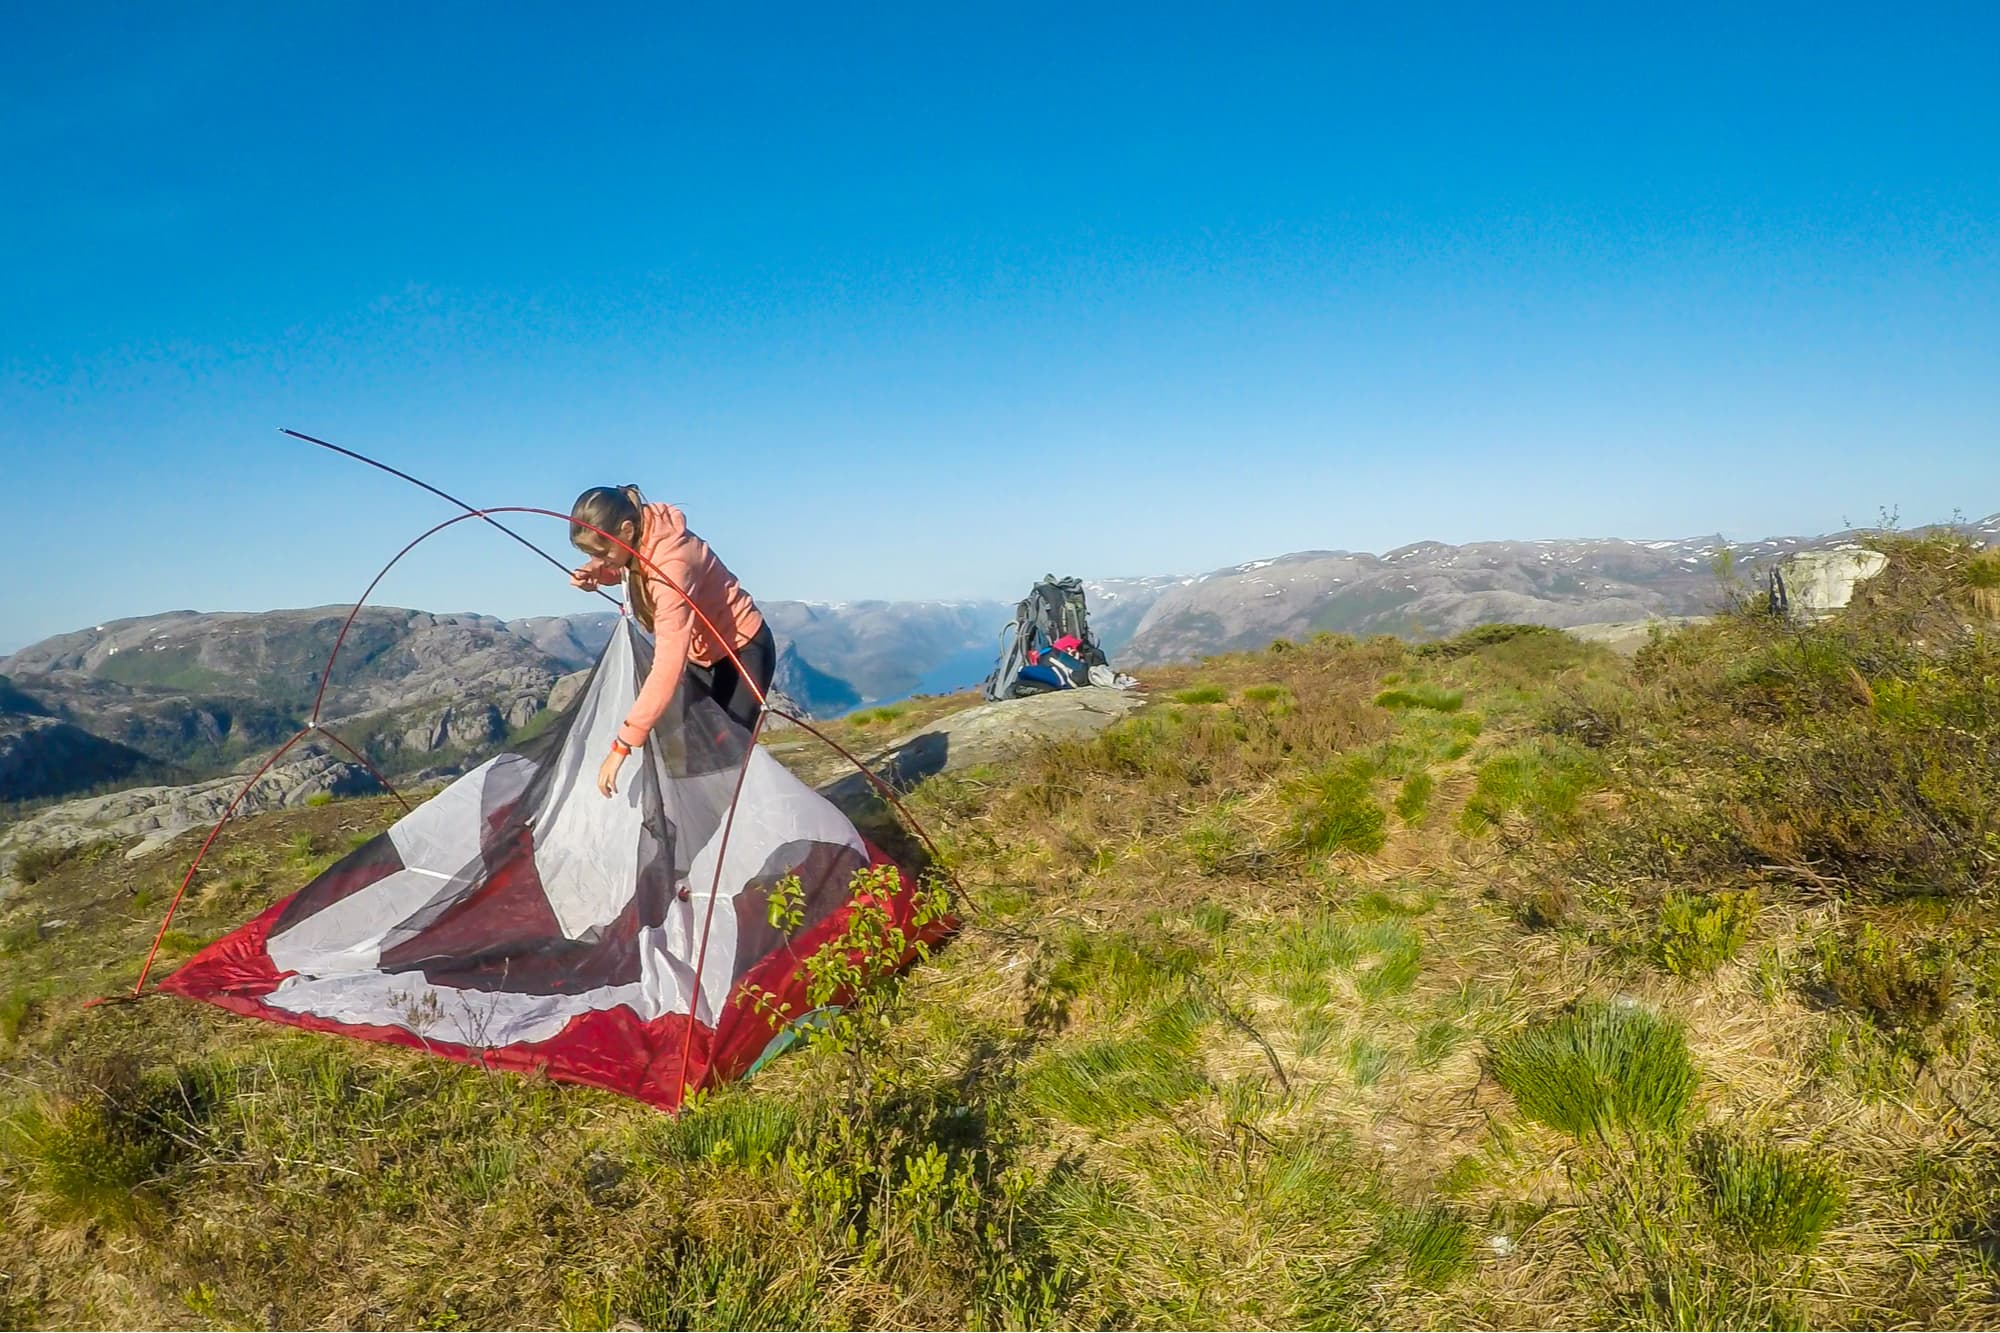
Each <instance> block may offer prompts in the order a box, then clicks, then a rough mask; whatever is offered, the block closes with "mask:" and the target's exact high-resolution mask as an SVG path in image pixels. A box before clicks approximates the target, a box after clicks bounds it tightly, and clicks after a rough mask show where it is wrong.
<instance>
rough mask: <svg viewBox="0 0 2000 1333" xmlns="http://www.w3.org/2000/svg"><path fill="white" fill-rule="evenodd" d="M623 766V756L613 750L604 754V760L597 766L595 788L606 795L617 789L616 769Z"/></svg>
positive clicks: (612, 793) (613, 793)
mask: <svg viewBox="0 0 2000 1333" xmlns="http://www.w3.org/2000/svg"><path fill="white" fill-rule="evenodd" d="M623 767H625V756H624V755H622V754H620V753H618V751H616V750H613V751H612V752H611V753H610V754H607V755H605V756H604V762H603V763H601V764H599V765H598V766H597V789H598V790H599V791H601V792H603V793H604V794H605V795H606V796H611V795H615V794H616V793H617V791H618V770H619V769H621V768H623Z"/></svg>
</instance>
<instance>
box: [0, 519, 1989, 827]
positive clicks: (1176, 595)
mask: <svg viewBox="0 0 2000 1333" xmlns="http://www.w3.org/2000/svg"><path fill="white" fill-rule="evenodd" d="M1959 530H1960V531H1962V532H1964V533H1965V534H1967V535H1968V536H1971V537H1973V538H1975V539H1977V540H1980V541H1983V542H1986V543H1988V544H1995V543H2000V515H1995V516H1994V517H1992V518H1989V519H1986V520H1984V521H1983V522H1980V523H1970V524H1963V525H1959ZM1866 535H1867V534H1865V533H1852V532H1850V533H1837V534H1833V535H1831V536H1826V537H1818V538H1776V539H1772V540H1769V541H1763V542H1754V543H1748V544H1737V545H1735V546H1733V547H1730V548H1729V549H1730V550H1731V552H1732V555H1733V557H1734V558H1735V560H1736V561H1737V563H1738V566H1739V568H1742V569H1744V570H1747V571H1750V572H1751V574H1752V575H1753V576H1755V575H1756V574H1757V573H1758V572H1759V571H1761V569H1762V568H1763V567H1764V566H1766V565H1768V564H1769V563H1770V562H1771V561H1772V560H1774V559H1778V558H1781V557H1783V556H1785V555H1787V554H1790V553H1792V552H1795V551H1799V550H1804V549H1809V548H1815V547H1824V546H1829V545H1836V544H1840V543H1842V542H1847V541H1854V540H1864V539H1865V538H1866ZM1725 545H1726V544H1725V543H1724V542H1723V541H1722V539H1720V538H1693V539H1686V540H1675V541H1651V542H1644V541H1618V540H1602V541H1530V542H1478V543H1472V544H1469V545H1464V546H1448V545H1444V544H1442V543H1437V542H1421V543H1418V544H1415V545H1412V546H1405V547H1402V548H1400V549H1398V550H1394V551H1390V552H1388V553H1387V554H1385V555H1380V556H1376V555H1368V554H1357V553H1352V552H1346V551H1306V552H1297V553H1294V554H1290V555H1281V556H1275V557H1272V558H1270V559H1263V560H1251V561H1246V562H1245V563H1243V564H1240V565H1236V566H1233V567H1231V568H1228V569H1222V570H1216V571H1213V572H1211V573H1208V574H1201V575H1186V576H1158V577H1151V578H1128V579H1099V580H1090V581H1086V584H1085V589H1086V593H1087V596H1088V597H1089V601H1090V609H1091V619H1092V624H1093V626H1094V628H1095V629H1096V632H1097V634H1098V636H1099V638H1100V639H1101V640H1102V642H1103V644H1104V646H1105V648H1106V650H1107V651H1108V652H1109V653H1110V654H1111V655H1112V657H1113V658H1114V660H1115V661H1117V662H1118V663H1119V665H1121V666H1127V667H1143V666H1145V665H1147V664H1149V663H1160V662H1175V661H1185V660H1189V659H1193V658H1197V657H1201V656H1204V655H1206V654H1210V653H1216V652H1223V651H1230V650H1236V649H1247V648H1259V647H1262V646H1263V645H1265V644H1267V643H1269V642H1271V641H1272V640H1273V639H1276V638H1283V637H1297V636H1300V635H1305V634H1310V633H1313V632H1315V631H1318V630H1332V631H1338V632H1344V633H1354V634H1373V633H1390V634H1400V635H1405V636H1410V637H1430V636H1436V635H1443V634H1450V633H1454V632H1456V631H1459V630H1462V629H1466V628H1468V627H1470V626H1472V625H1476V624H1482V623H1490V622H1495V621H1524V622H1531V623H1536V624H1544V625H1555V626H1574V625H1582V624H1589V623H1597V622H1604V621H1629V620H1639V619H1643V618H1646V617H1650V616H1680V615H1689V614H1698V613H1700V612H1703V611H1706V610H1709V609H1712V607H1713V604H1714V603H1715V602H1716V601H1717V600H1718V598H1719V594H1720V585H1719V584H1718V581H1717V577H1716V572H1715V563H1716V560H1717V557H1718V556H1719V555H1720V553H1721V552H1722V551H1723V550H1724V549H1725ZM1059 572H1060V571H1059ZM1022 591H1023V593H1025V592H1026V591H1027V589H1026V587H1025V586H1024V587H1023V589H1022ZM764 612H765V615H766V617H767V618H768V619H769V621H770V623H771V626H772V629H773V631H774V633H775V635H776V637H777V639H778V643H779V648H780V658H779V665H778V678H777V681H776V684H777V687H778V688H779V689H780V690H782V691H783V692H784V693H785V695H786V696H787V697H788V698H789V699H791V700H792V701H793V702H795V703H797V704H799V705H801V706H803V707H804V708H805V709H807V710H808V711H809V712H811V713H813V714H814V715H816V716H822V717H824V716H835V715H838V714H840V713H842V712H846V711H848V710H850V709H853V708H856V707H860V706H863V705H867V704H873V703H880V702H885V701H891V700H895V699H899V698H902V697H906V696H908V695H910V694H913V693H943V692H947V691H951V690H957V689H963V688H967V687H970V686H973V685H976V684H977V683H978V682H979V681H980V680H981V679H982V678H983V677H984V676H985V675H986V673H987V672H988V671H989V670H990V669H991V666H992V663H993V659H994V657H995V656H996V654H997V651H998V648H999V638H1000V634H1001V632H1002V631H1003V630H1004V629H1005V628H1006V626H1007V625H1008V624H1009V623H1010V622H1011V621H1012V618H1013V607H1012V605H1011V604H1010V603H1004V602H997V601H972V602H965V601H958V602H880V601H866V602H852V603H837V604H824V603H811V602H768V603H765V604H764ZM346 613H347V608H345V607H318V608H312V609H308V610H296V611H269V612H259V613H250V612H220V613H200V612H194V611H174V612H168V613H166V614H164V615H158V616H146V617H140V618H137V619H132V620H120V621H114V622H111V623H108V624H104V625H97V626H93V627H91V628H89V629H84V630H78V631H76V632H74V633H70V634H62V635H58V636H56V637H54V638H51V639H46V640H43V641H42V642H40V643H36V644H32V645H30V646H29V647H26V648H23V649H21V650H20V651H19V652H17V653H15V654H13V655H12V656H10V657H7V658H4V659H0V673H4V674H0V802H20V801H33V800H45V799H48V798H52V797H57V796H63V795H69V794H73V793H77V792H81V791H85V790H102V789H106V788H115V787H118V786H121V785H122V786H130V785H132V784H135V783H139V782H194V781H198V780H201V779H205V778H213V777H215V776H217V775H218V774H221V773H224V772H227V771H229V770H230V769H232V768H234V767H235V766H237V765H240V764H244V763H254V762H256V761H257V760H258V758H260V757H261V756H262V755H263V754H264V753H266V752H267V751H268V750H269V749H270V748H271V747H273V746H275V745H276V744H277V743H278V742H279V741H281V740H283V739H284V738H286V737H288V736H290V735H292V734H293V732H294V731H296V730H297V728H298V726H299V725H300V723H301V721H302V720H303V719H304V718H305V717H306V716H307V715H308V714H309V713H310V710H311V705H312V700H313V698H314V696H315V695H316V694H317V693H318V691H319V689H320V680H319V675H318V673H319V671H320V670H321V667H322V665H323V664H324V662H325V659H326V655H327V652H328V650H329V649H330V648H331V646H332V644H333V640H334V636H335V635H336V634H337V633H338V632H339V629H340V625H341V623H342V621H343V620H344V618H345V616H346ZM616 619H617V613H616V612H611V611H601V612H585V613H581V614H577V615H571V616H538V617H530V618H524V619H519V620H512V621H505V620H499V619H496V618H494V617H491V616H483V615H477V614H470V613H467V614H456V615H440V614H433V613H430V612H424V611H414V610H403V609H397V608H388V607H371V608H367V609H365V610H364V611H363V612H362V613H361V614H360V616H359V617H357V619H356V621H355V624H354V627H353V629H352V631H351V632H350V634H349V638H348V642H347V647H346V649H345V650H344V652H343V654H342V656H341V659H340V662H339V664H338V665H337V667H336V669H335V671H334V674H333V679H332V680H331V681H328V682H327V683H326V687H325V688H326V696H327V702H326V707H325V709H324V710H323V716H324V718H325V719H326V720H327V721H328V722H329V723H331V724H333V725H334V726H336V728H337V729H338V731H339V733H340V734H341V736H342V737H343V738H344V739H346V740H348V741H349V742H350V743H352V744H355V745H357V746H360V747H362V748H363V749H364V750H365V751H366V752H367V753H368V755H369V757H370V758H371V760H373V761H374V762H375V763H376V764H377V765H378V766H380V767H382V768H383V769H384V770H385V771H386V772H388V773H390V774H391V775H398V774H407V773H411V772H417V771H433V772H440V771H441V772H448V771H451V770H453V769H454V768H455V767H457V766H461V765H462V764H464V763H466V762H470V761H471V760H473V759H474V758H476V757H478V756H481V755H482V754H484V753H488V752H490V751H491V750H492V749H493V748H494V747H495V746H496V745H498V744H499V743H501V742H502V741H503V740H504V739H505V738H506V737H507V736H509V735H510V734H512V733H514V732H515V731H518V730H519V729H520V728H522V727H524V726H526V725H528V724H529V723H531V722H532V721H533V720H534V719H535V718H536V716H537V715H538V714H539V713H541V712H542V710H544V709H545V708H547V707H549V706H550V700H551V696H552V694H555V695H557V698H558V702H560V698H561V697H562V696H561V694H560V692H559V691H558V682H559V681H561V680H562V679H563V677H565V676H567V675H573V674H574V673H576V672H579V671H581V670H583V669H585V668H587V667H588V666H589V665H590V664H591V663H593V662H594V661H595V660H596V658H597V655H598V653H599V652H600V651H601V650H602V648H603V646H604V644H605V643H606V642H607V641H608V639H609V636H610V633H611V629H612V626H613V625H614V624H615V623H616ZM315 771H317V770H315ZM328 780H332V779H328ZM343 780H345V779H343ZM301 790H303V788H302V789H301Z"/></svg>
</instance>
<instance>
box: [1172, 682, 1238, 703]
mask: <svg viewBox="0 0 2000 1333" xmlns="http://www.w3.org/2000/svg"><path fill="white" fill-rule="evenodd" d="M1170 697H1171V698H1172V699H1173V701H1174V702H1175V703H1177V704H1194V705H1200V704H1219V703H1221V702H1223V701H1224V700H1226V699H1227V698H1229V691H1227V690H1225V689H1223V688H1222V687H1221V686H1220V685H1191V686H1189V687H1188V688H1187V689H1185V690H1175V691H1174V692H1173V694H1172V695H1171V696H1170Z"/></svg>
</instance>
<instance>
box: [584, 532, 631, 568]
mask: <svg viewBox="0 0 2000 1333" xmlns="http://www.w3.org/2000/svg"><path fill="white" fill-rule="evenodd" d="M625 526H626V527H628V528H629V527H631V526H632V525H631V524H630V523H627V524H626V525H625ZM619 535H620V536H621V537H622V536H624V535H625V534H624V533H622V532H621V533H620V534H619ZM576 546H577V549H578V550H580V551H582V552H583V553H584V554H585V555H587V556H589V557H590V562H591V563H592V564H593V565H596V566H597V567H598V568H600V569H623V568H625V567H626V566H627V565H629V564H631V563H632V553H631V552H630V551H628V550H626V549H625V548H624V547H623V546H617V545H614V544H612V543H611V542H608V541H606V540H605V539H604V538H602V537H600V536H598V535H597V534H596V533H594V532H586V533H584V534H583V536H581V537H579V538H577V539H576Z"/></svg>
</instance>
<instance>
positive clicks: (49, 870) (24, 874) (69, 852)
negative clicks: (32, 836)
mask: <svg viewBox="0 0 2000 1333" xmlns="http://www.w3.org/2000/svg"><path fill="white" fill-rule="evenodd" d="M111 847H112V844H111V843H109V842H105V841H98V842H85V843H75V844H72V845H70V846H68V847H29V848H27V849H25V850H23V851H22V852H20V853H19V854H17V855H16V856H15V858H14V878H16V879H18V880H20V881H21V882H22V883H23V884H38V883H40V882H41V881H42V880H45V879H47V878H48V877H49V876H50V875H53V874H55V873H56V871H58V870H60V869H62V868H63V867H64V866H66V865H70V864H73V863H78V862H85V861H93V860H96V859H97V858H98V857H100V856H102V855H103V854H104V853H105V852H107V851H110V850H111Z"/></svg>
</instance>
